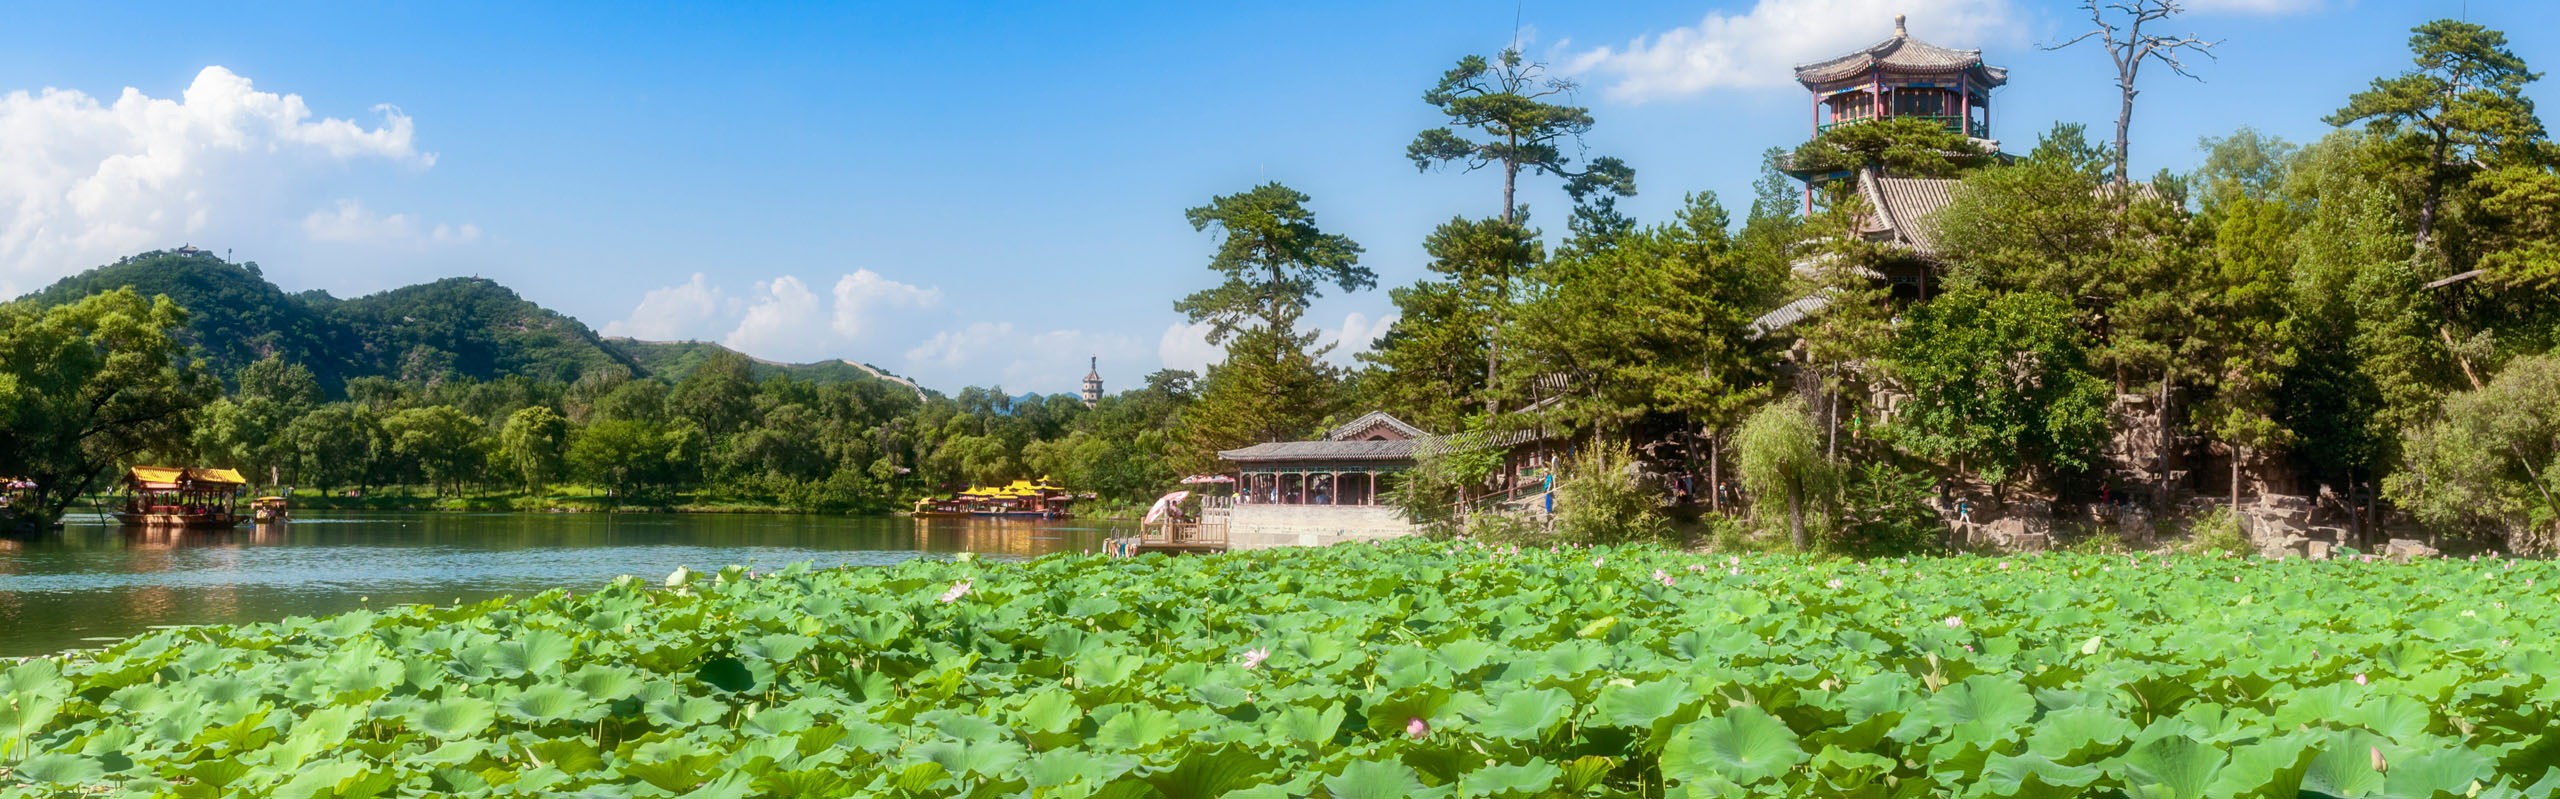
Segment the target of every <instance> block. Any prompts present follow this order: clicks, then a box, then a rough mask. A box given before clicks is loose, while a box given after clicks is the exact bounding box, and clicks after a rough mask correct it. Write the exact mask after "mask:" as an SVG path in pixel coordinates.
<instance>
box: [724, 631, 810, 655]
mask: <svg viewBox="0 0 2560 799" xmlns="http://www.w3.org/2000/svg"><path fill="white" fill-rule="evenodd" d="M817 643H818V640H817V639H815V638H810V637H808V636H803V635H791V634H788V633H775V634H772V635H766V636H761V637H758V638H755V639H753V640H749V641H747V642H746V643H743V644H740V645H739V646H738V653H739V654H742V655H746V656H747V657H751V658H758V659H762V660H790V659H792V658H796V657H799V656H800V654H801V653H803V652H807V651H809V648H810V647H812V646H816V645H817Z"/></svg>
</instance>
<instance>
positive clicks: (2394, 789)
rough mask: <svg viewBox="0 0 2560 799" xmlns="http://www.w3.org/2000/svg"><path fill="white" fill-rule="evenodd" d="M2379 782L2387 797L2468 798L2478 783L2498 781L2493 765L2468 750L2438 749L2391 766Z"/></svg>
mask: <svg viewBox="0 0 2560 799" xmlns="http://www.w3.org/2000/svg"><path fill="white" fill-rule="evenodd" d="M2390 766H2391V770H2390V771H2389V772H2386V773H2385V774H2384V776H2383V779H2382V792H2383V794H2384V795H2386V796H2395V797H2398V796H2412V797H2437V796H2463V797H2467V796H2471V795H2472V793H2473V791H2474V790H2476V789H2477V787H2478V785H2479V783H2480V782H2481V781H2485V780H2492V779H2496V778H2497V768H2496V764H2495V763H2492V762H2490V760H2489V758H2487V757H2485V756H2483V755H2481V754H2480V753H2478V752H2474V751H2472V750H2469V749H2463V748H2451V749H2437V750H2435V751H2431V752H2426V753H2423V754H2417V755H2411V756H2408V757H2404V758H2401V760H2400V762H2397V763H2392V764H2390Z"/></svg>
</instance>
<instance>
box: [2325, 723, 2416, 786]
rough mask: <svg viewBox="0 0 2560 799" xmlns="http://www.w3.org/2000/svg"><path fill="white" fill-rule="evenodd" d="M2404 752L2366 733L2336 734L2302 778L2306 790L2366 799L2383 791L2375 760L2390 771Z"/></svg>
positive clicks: (2381, 776)
mask: <svg viewBox="0 0 2560 799" xmlns="http://www.w3.org/2000/svg"><path fill="white" fill-rule="evenodd" d="M2400 751H2402V750H2400V749H2399V748H2398V747H2396V746H2392V745H2391V744H2390V742H2388V741H2385V740H2383V739H2382V737H2381V736H2378V735H2374V734H2372V733H2369V732H2365V731H2363V730H2348V731H2344V732H2338V733H2333V734H2331V735H2329V736H2328V738H2327V740H2325V741H2323V742H2321V744H2320V754H2319V756H2318V757H2314V758H2312V759H2311V768H2310V769H2309V770H2307V771H2305V772H2303V774H2302V789H2303V790H2305V791H2317V792H2319V793H2322V794H2326V795H2329V796H2338V797H2354V796H2364V795H2366V794H2370V793H2373V792H2375V791H2378V790H2381V789H2382V782H2383V772H2382V771H2380V770H2377V769H2375V768H2374V761H2375V759H2377V758H2379V759H2380V760H2381V761H2382V765H2383V767H2384V768H2389V767H2390V765H2391V760H2392V759H2393V758H2394V757H2396V756H2397V755H2398V753H2399V752H2400Z"/></svg>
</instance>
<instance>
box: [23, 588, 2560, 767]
mask: <svg viewBox="0 0 2560 799" xmlns="http://www.w3.org/2000/svg"><path fill="white" fill-rule="evenodd" d="M2554 580H2560V568H2555V566H2554V565H2553V564H2551V563H2546V562H2527V561H2514V560H2498V559H2485V560H2478V561H2437V562H2422V563H2418V564H2413V565H2394V564H2388V563H2366V562H2304V561H2285V562H2270V561H2263V560H2239V559H2204V558H2165V559H2164V558H2157V557H2126V556H2072V555H2050V556H2039V557H2027V558H2016V559H2009V560H1996V559H1977V558H1958V559H1944V560H1914V561H1907V562H1906V561H1898V560H1897V561H1873V562H1865V563H1860V562H1854V561H1836V560H1810V559H1802V558H1794V557H1746V558H1728V557H1725V556H1702V555H1690V554H1682V553H1675V552H1668V551H1661V550H1650V549H1613V550H1599V551H1592V550H1565V551H1555V552H1551V551H1544V550H1538V551H1519V552H1514V551H1512V550H1509V549H1491V548H1483V547H1478V546H1475V545H1472V544H1450V543H1445V542H1440V543H1434V542H1423V541H1404V542H1397V543H1393V544H1387V545H1379V546H1340V547H1333V548H1328V549H1301V550H1277V551H1264V552H1251V553H1239V554H1233V555H1226V556H1218V557H1200V558H1188V559H1165V558H1162V557H1155V556H1150V557H1147V558H1141V559H1136V560H1113V559H1106V558H1101V557H1094V556H1079V555H1061V556H1052V557H1047V558H1041V559H1037V560H1031V561H1024V562H988V561H985V560H974V559H962V560H917V561H911V562H907V563H902V564H897V565H893V566H883V567H857V568H850V569H828V570H813V569H809V568H806V567H792V568H789V569H784V570H781V571H778V572H774V573H768V574H762V575H756V574H750V573H748V572H746V571H745V570H743V569H729V570H724V571H722V572H719V573H716V574H709V575H693V574H690V573H679V574H677V575H674V576H672V577H671V578H669V579H667V580H664V581H662V580H659V579H656V578H651V579H645V580H644V579H637V578H623V579H620V580H617V581H615V582H613V583H612V584H610V585H609V586H608V585H600V586H597V588H598V589H599V590H595V591H578V592H574V593H571V592H564V591H554V592H549V593H544V594H540V595H536V596H533V597H530V598H526V599H521V600H493V601H488V602H482V603H477V604H466V605H458V606H443V607H430V606H407V607H398V608H388V609H383V610H380V611H359V612H354V613H346V614H341V615H335V616H329V617H325V618H317V619H312V618H297V619H290V620H286V621H283V622H280V623H272V624H252V625H244V626H230V627H202V628H191V629H180V630H166V631H160V632H154V633H150V634H146V635H142V636H139V637H136V638H133V639H130V640H127V641H124V642H121V643H119V644H116V645H115V646H113V647H111V648H108V649H106V650H103V651H99V652H94V653H87V654H73V655H66V656H61V657H56V658H44V659H34V660H28V661H26V662H23V663H20V664H17V665H15V666H14V667H12V668H10V669H7V670H6V671H5V672H0V695H5V696H6V704H5V707H0V763H6V764H7V766H8V772H7V776H6V777H5V783H6V784H7V785H8V786H9V787H7V788H6V792H7V793H8V794H11V795H28V796H34V795H49V794H57V793H59V794H74V793H90V792H98V791H130V792H152V793H163V794H174V795H179V796H219V795H276V796H318V795H342V796H364V795H405V796H418V795H465V796H500V795H535V794H543V795H560V794H571V795H581V796H672V795H693V796H747V795H770V796H833V795H846V794H868V795H932V796H946V795H972V796H1010V795H1047V796H1166V797H1195V796H1202V797H1205V796H1220V795H1239V794H1238V793H1237V792H1241V795H1245V796H1289V795H1332V796H1432V795H1471V796H1538V795H1586V794H1588V795H1619V794H1637V795H1666V794H1669V795H1716V796H1814V795H1828V796H1868V797H1893V796H1937V795H1982V796H2070V795H2083V794H2086V795H2097V796H2135V797H2153V796H2157V797H2195V796H2296V795H2326V796H2338V797H2357V796H2391V797H2429V796H2484V797H2506V796H2536V797H2541V796H2552V795H2554V794H2555V791H2560V729H2555V727H2560V722H2555V716H2560V713H2555V710H2560V651H2555V647H2560V644H2556V643H2555V641H2554V639H2553V637H2552V635H2551V632H2552V631H2553V630H2555V629H2560V601H2556V600H2555V599H2554V596H2553V594H2552V592H2551V590H2550V587H2551V585H2552V582H2553V581H2554ZM662 583H663V584H662Z"/></svg>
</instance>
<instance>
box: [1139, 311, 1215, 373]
mask: <svg viewBox="0 0 2560 799" xmlns="http://www.w3.org/2000/svg"><path fill="white" fill-rule="evenodd" d="M1226 358H1227V351H1226V350H1225V349H1223V348H1220V347H1219V346H1218V345H1216V344H1211V343H1209V323H1207V322H1200V323H1198V324H1189V323H1183V322H1175V323H1173V324H1170V325H1166V326H1165V328H1164V335H1163V336H1160V337H1158V338H1157V339H1156V360H1157V361H1159V362H1161V363H1163V364H1164V368H1167V369H1187V370H1190V371H1191V372H1193V373H1196V374H1206V373H1207V372H1208V371H1209V365H1210V364H1213V363H1217V362H1219V361H1223V360H1226Z"/></svg>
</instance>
